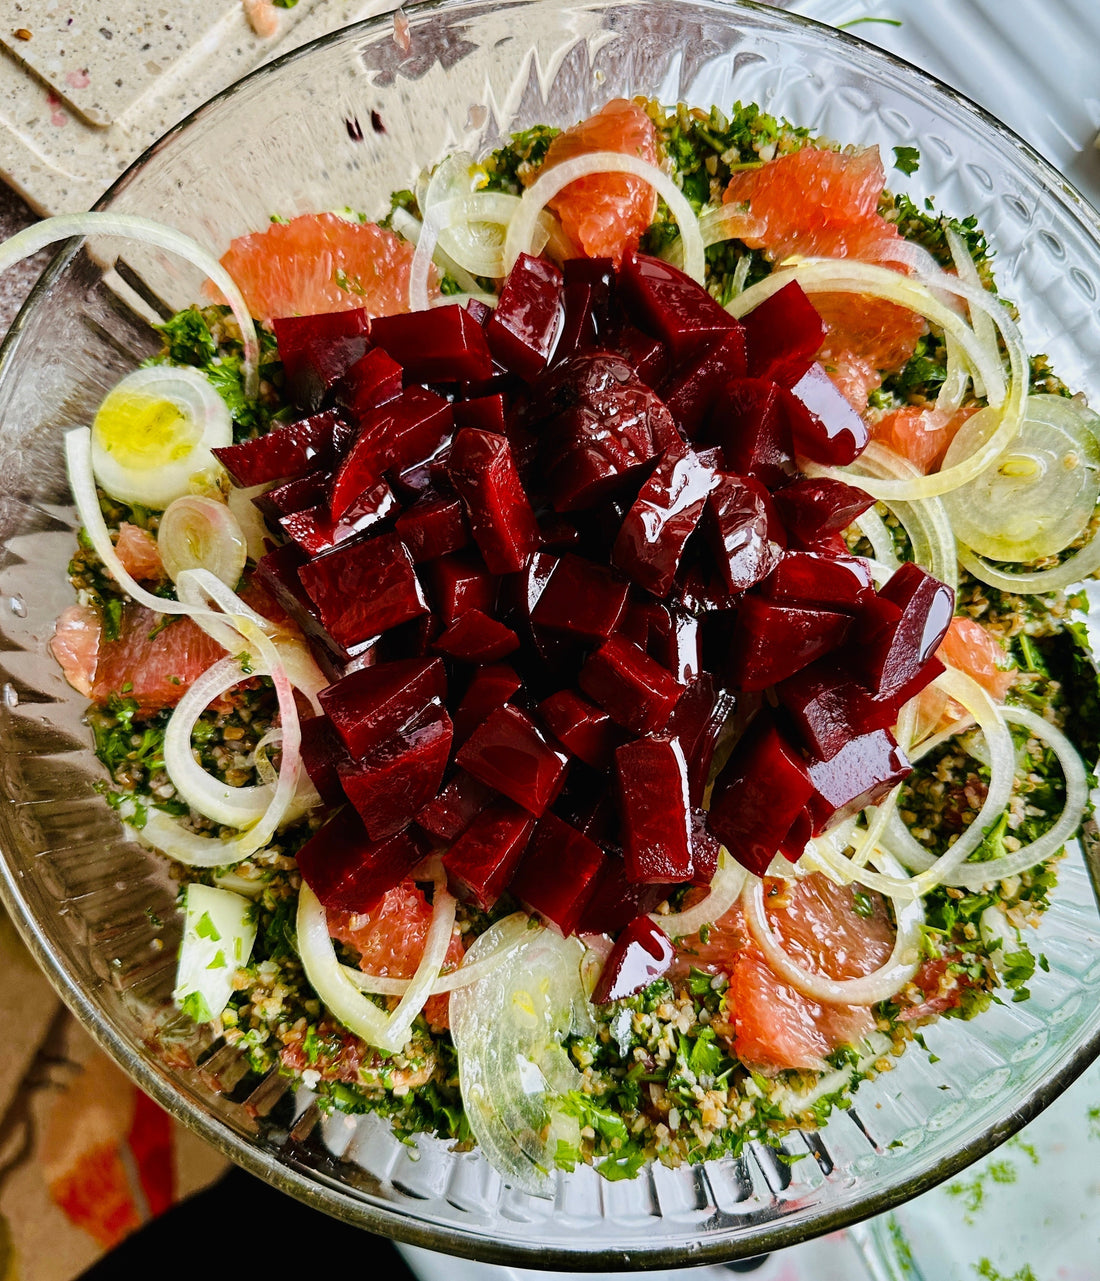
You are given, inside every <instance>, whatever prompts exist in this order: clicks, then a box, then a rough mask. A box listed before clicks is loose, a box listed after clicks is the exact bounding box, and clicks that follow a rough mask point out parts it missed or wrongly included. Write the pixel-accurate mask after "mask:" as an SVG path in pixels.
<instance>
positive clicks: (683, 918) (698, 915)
mask: <svg viewBox="0 0 1100 1281" xmlns="http://www.w3.org/2000/svg"><path fill="white" fill-rule="evenodd" d="M747 875H748V872H746V871H745V869H744V868H743V867H742V866H741V864H740V863H738V861H737V860H736V859H735V858H732V857H731V856H730V854H729V851H728V850H726V849H721V850H719V852H718V868H717V870H716V871H715V873H714V879H713V880H712V881H711V883H710V888H709V890H708V891H707V895H706V897H705V898H701V899H700V900H699V902H698V903H693V904H692V905H691V907H689V908H687V909H686V910H685V911H683V912H670V913H669V914H668V915H667V916H661V915H659V914H658V913H656V912H650V914H649V919H650V920H651V921H654V922H655V923H656V924H657V925H659V926H660V927H661V929H662V930H664V932H665V933H666V934H667V935H668V936H669V938H684V937H685V936H686V935H688V934H698V933H699V930H700V928H701V927H702V926H704V925H713V924H714V922H715V921H717V920H719V919H720V918H721V917H723V916H725V914H726V913H727V912H728V911H729V910H730V908H731V907H732V906H733V905H734V903H736V902H737V897H738V895H739V894H740V893H741V887H742V886H743V885H744V883H745V877H746V876H747Z"/></svg>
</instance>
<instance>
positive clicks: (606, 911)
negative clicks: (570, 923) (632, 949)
mask: <svg viewBox="0 0 1100 1281" xmlns="http://www.w3.org/2000/svg"><path fill="white" fill-rule="evenodd" d="M605 852H606V851H605ZM674 888H675V887H674V886H671V885H636V884H634V883H633V882H632V881H628V880H627V879H626V870H625V868H624V867H623V861H622V859H621V858H619V857H617V856H611V855H609V856H608V858H607V860H606V862H605V863H604V865H603V868H602V869H601V871H600V873H599V875H598V876H597V877H596V888H595V890H594V891H593V893H592V897H591V898H590V899H589V900H588V903H587V904H586V906H585V908H584V911H583V912H582V913H581V919H580V924H579V925H578V927H577V928H578V930H579V932H580V933H582V934H615V933H617V932H618V931H619V930H621V929H622V928H623V926H625V925H628V924H629V923H630V922H631V921H632V920H633V919H634V918H635V917H636V916H638V915H642V914H644V913H646V912H652V911H653V910H654V909H655V908H656V907H658V906H659V905H660V904H661V903H663V902H664V900H665V899H666V898H667V897H668V894H669V891H670V890H672V889H674Z"/></svg>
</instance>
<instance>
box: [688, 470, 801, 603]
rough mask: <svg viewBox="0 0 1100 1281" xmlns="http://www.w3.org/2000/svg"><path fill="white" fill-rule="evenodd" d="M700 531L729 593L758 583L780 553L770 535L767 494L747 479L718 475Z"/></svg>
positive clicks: (773, 566) (774, 564)
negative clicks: (701, 530) (703, 534)
mask: <svg viewBox="0 0 1100 1281" xmlns="http://www.w3.org/2000/svg"><path fill="white" fill-rule="evenodd" d="M703 531H704V533H705V534H706V537H707V540H708V542H709V543H710V547H711V551H712V553H713V555H714V560H715V564H716V565H717V568H718V571H719V573H720V574H721V576H722V579H723V581H724V582H725V585H726V588H727V589H728V590H729V591H730V592H743V591H745V590H746V589H747V588H749V587H752V586H753V585H754V584H756V583H758V582H760V580H761V579H762V578H765V577H767V575H768V574H770V573H771V571H772V570H773V569H774V568H775V566H776V565H777V564H778V563H779V560H780V557H781V556H782V550H781V548H780V547H779V546H778V544H777V543H776V542H775V541H774V540H773V539H772V537H771V522H770V521H769V519H768V498H767V494H766V493H763V492H761V487H760V486H758V485H757V483H756V482H755V481H753V480H751V479H750V478H743V477H740V476H728V475H719V477H718V478H717V480H716V482H715V485H714V487H713V488H712V490H711V491H710V493H709V495H708V496H707V506H706V514H705V520H704V522H703Z"/></svg>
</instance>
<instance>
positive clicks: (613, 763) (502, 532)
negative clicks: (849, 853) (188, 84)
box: [216, 255, 953, 1001]
mask: <svg viewBox="0 0 1100 1281" xmlns="http://www.w3.org/2000/svg"><path fill="white" fill-rule="evenodd" d="M274 327H275V333H276V336H277V339H278V344H279V352H280V355H281V357H282V361H283V366H284V369H285V374H286V386H287V391H288V395H289V397H290V399H291V401H292V402H293V404H294V405H295V406H297V408H298V409H299V410H300V411H301V413H302V415H303V416H302V417H301V418H300V419H299V420H298V421H295V422H291V423H289V424H286V425H283V426H280V427H278V428H276V429H275V430H273V431H272V432H270V433H269V434H268V435H266V436H263V437H260V438H258V439H255V440H249V441H246V442H244V443H242V444H237V445H231V446H229V447H228V448H225V449H219V450H217V451H216V453H217V454H218V457H219V458H220V459H221V461H222V462H223V463H224V465H225V467H226V468H227V469H228V471H229V474H230V476H231V477H232V478H233V480H234V482H235V483H236V484H238V485H241V486H253V485H260V484H270V485H272V486H273V487H272V488H269V489H268V490H267V492H266V493H264V494H263V495H262V497H260V498H258V499H256V502H257V503H258V504H259V506H260V508H261V510H262V511H263V513H264V515H265V517H266V518H267V520H268V522H269V524H270V528H271V529H272V532H273V534H274V535H275V542H273V544H272V550H270V551H269V552H268V553H267V555H265V556H264V557H263V559H262V560H261V561H260V564H259V567H258V575H259V578H260V580H261V581H262V583H263V584H264V585H265V586H266V588H267V589H268V591H269V592H270V593H271V594H272V595H273V596H274V597H275V598H276V599H277V601H278V602H279V603H280V604H281V605H282V606H283V608H284V609H285V610H286V611H287V613H288V614H290V615H291V616H292V617H293V618H294V619H295V620H296V621H297V623H298V624H299V625H300V627H301V628H302V630H303V632H304V633H305V635H306V637H307V638H308V639H309V641H310V643H311V645H312V646H313V648H314V651H315V653H316V656H317V658H318V660H319V662H320V663H321V664H322V665H323V667H324V668H325V670H326V671H327V672H328V673H329V674H330V675H331V677H332V684H331V685H330V686H329V687H328V688H327V689H326V690H324V691H323V693H322V694H321V702H322V704H323V706H324V709H325V713H326V714H325V715H324V716H320V717H316V718H315V719H312V720H307V721H305V722H304V724H303V755H304V759H305V763H306V768H307V769H308V771H309V774H310V777H311V778H312V779H313V782H314V784H315V785H316V787H317V789H318V791H319V792H320V794H321V796H322V797H323V798H324V800H325V801H326V802H327V803H328V804H330V805H333V806H342V808H339V809H337V810H336V812H335V814H334V816H333V817H332V818H331V820H330V821H329V822H328V823H327V824H326V826H324V827H323V828H322V829H321V830H320V831H319V832H318V833H317V834H316V835H314V836H313V837H312V838H311V839H310V840H309V841H308V843H307V844H306V845H305V846H304V847H303V849H302V850H301V852H300V854H299V863H300V867H301V871H302V875H303V876H304V878H305V880H306V882H307V883H308V884H309V885H310V886H311V887H312V889H313V890H314V891H315V892H316V894H317V895H318V897H319V898H320V900H321V902H322V903H324V904H325V905H326V906H327V907H330V908H333V909H341V910H345V911H367V910H369V909H370V908H371V907H372V906H373V905H374V904H375V903H376V902H377V901H378V900H379V899H380V898H381V896H382V895H383V894H384V893H385V891H386V890H387V889H389V888H390V887H392V886H393V885H395V884H396V883H397V882H398V881H400V880H402V879H403V878H404V877H405V876H406V875H407V874H408V873H409V871H410V870H411V869H412V868H413V867H414V866H415V865H416V864H417V863H419V862H420V861H421V859H422V858H423V857H424V855H425V853H426V852H428V851H429V850H431V849H433V848H436V849H442V850H443V855H442V858H443V864H444V866H445V868H446V871H447V875H448V877H449V879H450V883H451V886H452V888H453V890H454V892H455V893H456V894H457V895H459V896H460V897H461V898H462V899H464V900H466V901H467V902H469V903H472V904H476V905H477V906H478V907H479V908H482V909H489V908H491V907H492V906H493V905H494V903H496V901H497V900H498V899H499V898H500V896H501V895H502V894H504V893H505V892H506V891H508V892H509V893H511V894H512V895H513V896H514V897H515V898H516V899H518V900H519V901H520V902H522V903H524V904H526V905H527V906H528V907H529V908H530V909H532V910H534V911H536V912H538V913H540V914H541V915H542V916H543V917H545V918H546V919H547V920H549V921H550V922H552V923H553V924H554V925H555V926H556V927H557V928H559V929H560V930H561V931H562V932H563V933H565V934H570V933H573V932H600V933H608V934H611V935H614V936H616V937H617V940H618V941H617V943H616V945H615V948H614V950H613V952H612V955H611V958H610V960H609V961H608V963H607V965H606V967H605V970H604V975H603V979H602V980H601V983H600V985H599V987H598V989H597V992H596V999H597V1000H600V1001H605V1000H608V999H611V998H613V997H618V996H622V995H625V994H626V993H628V992H630V991H633V990H636V989H637V988H639V987H641V986H642V985H643V984H644V983H646V982H649V981H651V979H652V978H653V977H655V976H656V975H657V974H659V973H660V972H661V971H662V970H663V969H664V968H665V967H667V965H668V962H669V959H670V958H671V955H672V949H671V945H670V944H669V941H668V939H667V938H666V937H665V936H664V935H663V934H662V932H661V931H660V930H659V929H658V928H657V927H656V926H654V925H652V924H651V923H650V921H649V920H648V918H647V916H646V914H647V913H648V912H650V911H651V910H652V909H653V908H654V907H655V906H656V905H657V904H658V903H660V902H661V901H662V900H663V899H665V898H666V897H667V896H668V895H669V893H670V892H671V891H672V890H674V889H675V888H676V887H677V886H682V885H684V884H686V883H690V884H706V883H707V882H709V880H710V879H711V877H712V876H713V874H714V871H715V866H716V860H717V855H718V847H719V843H721V844H724V845H725V846H727V847H728V849H729V850H730V852H731V853H732V854H733V856H734V857H735V858H737V859H739V860H740V861H741V862H742V863H743V864H744V865H745V866H746V867H748V868H750V869H752V870H753V871H754V872H757V873H763V871H764V870H765V868H767V866H768V864H769V863H770V862H771V860H772V857H773V856H774V855H775V853H776V852H777V851H781V852H782V853H783V854H785V855H786V856H787V857H788V858H790V859H792V860H793V859H796V858H797V857H798V855H799V854H800V852H801V850H802V847H803V845H804V843H805V841H806V839H807V838H808V837H809V836H810V835H811V834H813V833H817V832H820V831H821V830H822V829H823V828H825V827H826V826H828V825H829V824H830V823H831V822H833V821H835V820H837V819H838V818H840V817H843V816H845V815H848V814H851V813H854V812H855V811H856V810H858V809H860V808H861V807H862V806H864V805H865V804H867V803H869V802H871V801H873V800H875V799H876V798H878V797H879V796H881V795H882V794H883V793H884V792H885V791H887V790H888V789H889V788H890V787H892V786H893V784H895V783H896V782H897V781H898V780H899V779H901V778H902V777H903V776H904V775H905V773H906V772H907V770H908V768H909V766H908V763H907V762H906V760H905V757H904V756H903V754H902V752H901V751H900V750H899V748H898V746H897V743H896V742H895V740H894V738H893V737H892V735H891V733H890V729H889V727H890V726H891V725H892V724H893V723H894V721H895V720H896V717H897V713H898V709H899V708H900V706H901V704H902V703H903V702H904V701H905V700H906V699H908V698H909V697H911V696H912V695H913V694H914V693H916V692H917V691H918V690H920V689H921V688H922V687H923V686H924V685H925V684H927V683H928V682H929V681H930V680H931V679H932V678H933V677H934V676H935V675H936V674H937V673H938V672H939V671H940V670H942V668H941V666H940V664H939V662H938V660H937V659H936V658H935V657H934V653H935V650H936V648H937V646H938V645H939V642H940V640H941V639H942V637H943V633H944V631H945V630H946V628H947V625H948V623H949V621H950V618H951V613H952V606H953V601H952V597H951V592H950V591H949V589H948V588H946V587H944V586H943V584H941V583H939V582H937V581H936V580H934V579H932V578H930V577H929V576H928V575H927V574H926V573H924V571H923V570H921V569H918V568H917V567H915V566H912V565H907V566H904V567H903V568H902V569H901V570H900V571H899V572H898V573H897V574H896V575H895V576H894V577H893V579H892V580H891V581H890V582H889V584H888V585H887V586H886V587H885V588H883V590H882V591H879V592H876V591H875V589H874V586H873V584H872V581H871V577H870V574H869V572H868V568H867V565H866V563H865V562H864V561H862V560H861V559H859V558H857V557H854V556H851V555H849V554H848V552H847V549H846V546H845V543H844V541H843V539H842V538H841V531H842V530H844V529H845V528H846V527H847V526H848V525H849V524H850V523H851V522H852V520H853V519H854V518H855V517H856V516H858V515H859V514H860V513H861V512H863V511H864V510H865V509H866V508H867V507H868V506H869V505H870V501H871V500H870V499H869V498H868V497H867V495H866V494H864V493H862V492H861V491H860V490H858V489H854V488H852V487H850V486H848V485H845V484H842V483H840V482H839V481H835V480H813V479H809V478H806V477H805V476H800V474H799V472H798V469H797V467H796V463H795V458H796V456H801V457H805V458H808V459H812V460H815V461H818V462H821V463H833V464H844V463H849V462H851V461H852V460H853V459H855V458H856V457H857V455H858V454H859V453H860V451H861V450H862V449H863V447H864V446H865V444H866V443H867V432H866V428H865V425H864V423H863V421H862V420H861V418H860V417H859V416H858V415H857V414H856V413H855V412H854V411H853V410H852V409H851V408H850V407H849V406H848V404H847V402H846V401H845V400H844V399H843V397H842V396H841V395H840V394H839V392H837V391H836V389H835V388H834V386H833V383H832V382H831V381H830V379H829V378H828V377H827V375H826V374H825V372H824V370H823V369H822V368H821V367H820V366H819V365H818V364H816V363H815V362H814V355H815V353H816V352H817V350H818V348H819V346H820V345H821V341H822V337H823V329H822V325H821V321H820V319H819V317H818V315H817V313H816V312H815V311H814V309H813V307H812V306H811V305H810V303H809V301H808V300H807V298H806V296H805V295H804V294H803V293H802V291H801V289H800V288H799V287H798V285H797V284H790V285H787V286H786V287H785V288H784V289H782V290H781V291H780V292H778V293H776V294H775V295H774V296H773V297H772V298H771V299H769V300H768V301H767V302H765V303H763V304H761V305H760V306H759V307H758V308H757V309H756V310H755V311H754V312H753V313H752V314H751V315H749V316H748V317H746V319H745V320H744V322H743V323H739V322H738V321H736V320H734V319H733V318H732V317H730V316H729V315H728V314H727V313H726V311H725V310H723V308H722V307H720V306H719V305H718V304H717V303H716V302H715V301H714V300H713V299H712V298H711V297H710V296H709V295H708V294H707V293H706V292H705V291H704V290H703V289H701V288H700V287H699V286H698V285H697V284H695V283H694V282H693V281H691V280H690V279H689V278H687V277H686V276H684V275H683V274H682V273H680V272H679V271H677V270H675V269H674V268H673V267H670V266H668V265H667V264H665V263H663V262H661V261H659V260H657V259H652V258H647V257H644V256H641V255H637V256H628V257H627V258H626V260H625V261H624V263H623V265H622V267H621V269H619V270H617V271H616V270H615V269H614V268H613V266H612V265H611V264H610V263H609V262H607V261H603V260H595V259H578V260H575V261H571V262H568V263H567V264H566V265H565V269H564V272H562V271H559V270H558V268H557V267H555V266H553V265H552V264H550V263H548V262H545V261H543V260H541V259H537V258H532V257H527V256H523V257H521V258H520V260H519V261H518V262H517V263H516V266H515V269H514V270H513V271H512V273H511V275H510V276H509V278H508V280H507V282H506V283H505V286H504V289H503V293H502V295H501V298H500V302H499V305H498V306H497V308H496V310H495V311H490V310H489V309H488V308H484V307H481V306H479V305H476V304H470V305H468V306H466V307H462V306H458V305H449V306H440V307H438V308H435V309H433V310H431V311H428V312H423V313H414V314H408V315H398V316H388V317H385V318H382V319H376V320H370V319H368V317H367V316H366V315H365V314H364V313H363V312H361V311H349V312H341V313H337V314H333V315H321V316H302V317H294V318H290V319H286V320H277V321H275V325H274ZM276 543H277V545H275V544H276ZM731 747H732V750H730V748H731ZM716 749H717V756H716ZM723 756H724V757H726V759H725V760H724V761H722V760H721V758H722V757H723ZM718 763H721V768H719V769H718V771H717V775H716V776H714V777H713V779H712V775H713V769H712V767H713V766H714V765H715V764H718ZM712 781H713V794H712V796H711V797H710V806H709V809H706V808H705V800H706V798H707V790H708V786H709V785H710V784H711V783H712ZM348 802H350V803H348Z"/></svg>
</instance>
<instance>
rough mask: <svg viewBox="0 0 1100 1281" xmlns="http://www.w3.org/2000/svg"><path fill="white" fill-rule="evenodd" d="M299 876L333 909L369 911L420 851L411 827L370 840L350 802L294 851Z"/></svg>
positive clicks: (409, 868) (414, 862)
mask: <svg viewBox="0 0 1100 1281" xmlns="http://www.w3.org/2000/svg"><path fill="white" fill-rule="evenodd" d="M294 857H295V858H296V860H297V862H298V868H299V870H300V871H301V873H302V879H303V880H304V881H305V883H306V884H307V885H308V886H309V888H310V889H311V890H312V891H313V892H314V894H316V895H317V897H318V898H319V899H320V900H321V903H322V905H323V906H324V907H326V908H328V909H329V910H330V911H336V912H369V911H370V910H371V909H372V908H374V907H377V906H378V904H379V903H380V902H381V900H382V897H383V895H384V894H385V893H386V891H387V890H392V889H393V887H394V886H395V885H398V884H400V883H401V882H402V881H403V880H404V879H405V877H406V876H408V874H409V873H410V872H411V871H412V870H413V868H414V867H416V865H417V863H419V862H420V861H421V859H422V858H423V857H424V850H423V849H422V848H421V846H420V845H419V843H418V842H417V841H416V840H415V838H414V837H413V836H412V834H411V833H410V832H407V831H406V832H399V833H398V834H397V835H396V836H391V837H389V838H388V839H386V840H384V841H372V840H371V839H370V837H369V836H368V835H367V829H366V828H365V827H364V826H363V823H362V820H361V819H360V817H359V815H358V814H357V813H356V812H355V810H354V809H352V807H351V806H350V805H346V806H345V807H344V808H343V809H342V810H340V811H338V812H337V813H336V815H334V817H332V818H330V819H329V821H328V822H327V823H326V824H325V825H324V827H322V828H321V829H320V831H318V832H315V833H314V834H313V835H312V836H311V837H310V838H309V840H308V841H306V843H305V844H304V845H303V846H302V847H301V849H299V850H298V852H297V854H296V855H295V856H294Z"/></svg>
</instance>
